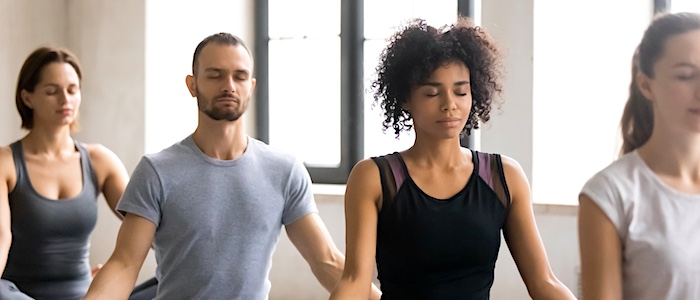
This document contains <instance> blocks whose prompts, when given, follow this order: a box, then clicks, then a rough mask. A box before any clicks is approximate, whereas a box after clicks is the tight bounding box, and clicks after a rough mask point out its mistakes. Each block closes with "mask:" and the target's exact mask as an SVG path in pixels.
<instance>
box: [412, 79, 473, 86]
mask: <svg viewBox="0 0 700 300" xmlns="http://www.w3.org/2000/svg"><path fill="white" fill-rule="evenodd" d="M466 84H469V81H466V80H464V81H457V82H455V83H454V86H463V85H466ZM418 85H419V86H432V87H439V86H441V84H440V83H438V82H421V83H419V84H418Z"/></svg>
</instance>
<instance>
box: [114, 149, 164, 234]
mask: <svg viewBox="0 0 700 300" xmlns="http://www.w3.org/2000/svg"><path fill="white" fill-rule="evenodd" d="M162 199H163V188H162V185H161V182H160V178H159V177H158V173H157V172H156V170H155V169H154V167H153V165H152V164H151V162H150V160H149V159H148V158H147V157H145V156H144V157H142V158H141V161H139V163H138V165H137V166H136V168H135V169H134V172H133V174H132V175H131V178H130V179H129V183H128V184H127V186H126V190H124V194H123V195H122V198H121V200H119V204H117V211H119V212H120V213H121V214H122V215H126V213H132V214H136V215H139V216H141V217H143V218H146V219H147V220H149V221H151V222H153V224H156V226H158V225H159V224H160V217H161V210H160V207H161V206H160V204H161V200H162Z"/></svg>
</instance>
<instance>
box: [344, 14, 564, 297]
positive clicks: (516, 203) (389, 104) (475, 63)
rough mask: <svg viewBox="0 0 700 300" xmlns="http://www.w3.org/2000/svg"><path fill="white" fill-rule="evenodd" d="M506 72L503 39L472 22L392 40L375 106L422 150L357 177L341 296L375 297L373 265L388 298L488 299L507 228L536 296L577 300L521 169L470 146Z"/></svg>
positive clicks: (402, 33)
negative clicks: (543, 232) (553, 259)
mask: <svg viewBox="0 0 700 300" xmlns="http://www.w3.org/2000/svg"><path fill="white" fill-rule="evenodd" d="M501 68H502V64H501V55H500V52H499V50H498V48H497V46H496V44H495V42H494V41H493V40H492V39H491V37H489V36H488V35H487V34H486V33H485V32H484V31H483V30H482V29H481V28H479V27H475V26H474V25H473V24H472V22H471V20H470V19H468V18H465V17H460V18H459V20H458V21H457V22H456V23H455V24H452V25H449V26H444V27H441V28H435V27H432V26H428V25H427V24H426V22H425V21H423V20H420V19H415V20H412V21H411V22H409V23H408V24H407V25H406V26H404V27H402V28H401V29H400V30H399V31H398V32H396V33H395V34H394V35H393V36H392V37H391V39H390V40H389V45H388V47H387V48H386V49H384V51H383V52H382V54H381V57H380V63H379V66H378V67H377V77H376V79H375V80H374V81H373V83H372V88H373V90H374V97H375V101H377V102H378V103H380V105H381V107H382V108H383V110H384V116H385V119H384V127H385V128H387V129H388V128H389V127H391V128H393V129H394V132H395V134H396V135H397V136H398V135H399V134H400V133H401V132H402V131H408V130H413V131H414V133H415V142H414V144H413V146H412V147H411V148H409V149H408V150H405V151H402V152H394V153H392V154H389V155H385V156H381V157H373V158H371V159H366V160H363V161H361V162H359V163H357V165H355V167H354V168H353V170H352V172H351V174H350V177H349V179H348V182H347V190H346V194H345V214H346V225H347V227H346V228H347V232H346V234H347V235H346V239H347V251H346V255H347V258H346V264H345V270H344V273H343V276H342V278H341V280H340V282H339V284H338V286H337V287H336V288H335V290H334V292H333V294H332V295H331V299H366V298H367V296H368V295H369V292H370V283H371V277H372V271H373V267H374V261H373V260H374V259H375V258H376V263H377V269H378V272H379V277H378V278H379V281H380V283H381V290H382V293H383V295H382V299H489V291H490V288H491V285H492V284H493V278H494V267H495V263H496V258H497V257H498V251H499V247H500V242H501V230H502V231H503V232H504V236H505V239H506V242H507V243H508V245H509V248H510V251H511V253H512V255H513V258H514V259H515V262H516V264H517V265H518V268H519V271H520V273H521V275H522V277H523V280H524V281H525V284H526V285H527V288H528V291H529V293H530V295H531V296H532V297H533V298H534V299H574V296H573V295H572V294H571V292H570V291H569V290H568V289H567V288H566V287H565V286H564V285H563V284H562V283H561V282H560V281H559V280H558V279H557V278H556V277H555V276H554V274H553V273H552V270H551V268H550V266H549V262H548V260H547V255H546V253H545V250H544V247H543V245H542V241H541V239H540V236H539V233H538V231H537V227H536V225H535V219H534V215H533V211H532V204H531V201H530V189H529V185H528V182H527V178H526V177H525V174H524V172H523V170H522V168H521V167H520V165H519V164H518V163H517V162H516V161H515V160H513V159H511V158H508V157H505V156H500V155H498V154H488V153H482V152H477V151H473V150H471V149H467V148H463V147H461V146H460V136H462V135H465V134H466V135H468V134H470V133H471V130H472V129H476V128H478V126H479V122H486V121H488V120H489V113H490V111H491V106H492V103H493V99H495V98H496V97H497V96H498V95H499V94H500V93H501V89H502V85H501V82H500V80H501Z"/></svg>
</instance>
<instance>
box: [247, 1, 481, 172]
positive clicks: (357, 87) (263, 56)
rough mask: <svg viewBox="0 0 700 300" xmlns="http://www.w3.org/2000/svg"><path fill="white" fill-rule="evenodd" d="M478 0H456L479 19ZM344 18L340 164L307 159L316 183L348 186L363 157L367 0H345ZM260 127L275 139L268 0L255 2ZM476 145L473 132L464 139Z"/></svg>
mask: <svg viewBox="0 0 700 300" xmlns="http://www.w3.org/2000/svg"><path fill="white" fill-rule="evenodd" d="M474 1H475V0H457V11H458V13H459V14H461V15H464V16H469V17H472V18H473V17H474V14H473V13H474ZM340 7H341V17H340V20H341V21H340V23H341V24H340V39H341V41H340V44H341V45H340V56H341V61H340V73H341V74H340V81H341V83H340V116H341V118H340V131H341V133H340V135H341V136H340V163H339V164H338V165H337V166H335V167H326V166H315V165H309V164H306V163H305V166H306V168H307V170H308V171H309V174H310V175H311V179H312V181H313V182H314V183H327V184H345V182H346V181H347V178H348V175H349V174H350V171H351V170H352V167H353V166H354V165H355V164H356V163H357V162H358V161H360V160H361V159H363V158H364V142H365V141H364V103H363V101H357V100H356V99H363V98H364V88H365V87H364V78H363V76H364V72H363V69H364V42H365V37H364V0H341V1H340ZM253 10H254V19H255V20H254V26H255V27H254V28H255V34H254V36H255V45H254V55H255V65H256V66H255V74H256V75H255V77H256V78H257V86H256V91H255V126H256V128H255V129H256V130H255V131H256V136H257V138H258V139H259V140H261V141H263V142H265V143H269V142H270V124H269V121H270V116H269V115H270V114H269V111H270V105H269V99H270V98H269V97H270V93H269V89H270V85H269V43H270V41H271V39H270V34H269V1H268V0H258V1H255V5H254V9H253ZM473 144H474V140H473V135H472V136H468V137H465V138H463V139H462V145H463V146H470V145H473Z"/></svg>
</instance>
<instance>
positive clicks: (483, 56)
mask: <svg viewBox="0 0 700 300" xmlns="http://www.w3.org/2000/svg"><path fill="white" fill-rule="evenodd" d="M388 42H389V45H388V46H387V47H386V48H385V49H384V50H383V51H382V53H381V55H380V57H379V65H378V66H377V68H376V73H377V74H376V78H375V79H374V80H373V81H372V84H371V89H372V92H373V93H374V101H375V104H379V105H381V107H382V110H383V112H384V121H383V122H382V123H383V126H384V131H386V130H387V129H389V128H390V127H391V128H393V129H394V132H395V133H396V137H397V138H398V137H399V133H400V132H401V131H404V130H405V131H407V130H410V129H411V128H412V127H413V124H412V118H411V115H410V113H409V112H408V111H406V110H404V109H403V104H404V103H405V102H406V101H407V100H408V98H409V95H410V93H411V91H412V90H413V89H414V88H415V87H416V86H417V85H418V84H419V83H420V82H424V81H425V80H426V79H427V78H428V77H429V76H430V75H431V74H432V73H433V72H434V71H435V70H437V69H438V68H439V67H441V66H444V65H446V64H448V63H450V62H453V61H461V62H463V63H464V65H465V66H467V68H469V76H470V81H471V92H472V107H471V113H470V114H469V120H468V121H467V123H466V124H465V126H464V128H463V129H462V132H461V135H464V134H466V135H469V134H471V130H472V129H478V128H479V120H481V121H482V122H487V121H488V120H489V118H490V117H489V113H490V112H491V105H492V102H493V101H494V100H500V97H499V96H500V94H501V91H502V88H503V87H502V84H501V82H500V79H501V75H502V73H503V71H502V66H503V64H502V61H501V52H500V50H499V49H498V47H497V46H496V43H495V41H494V40H493V39H492V38H491V37H490V36H489V35H488V34H486V32H485V31H484V30H483V29H482V28H480V27H478V26H474V23H473V22H472V20H471V19H469V18H467V17H463V16H460V17H459V18H458V20H457V22H455V23H454V24H451V25H445V26H442V27H440V28H436V27H432V26H429V25H427V23H426V21H425V20H423V19H411V20H409V21H408V22H407V23H406V24H404V25H403V26H402V27H400V28H399V30H398V31H397V32H396V33H394V35H393V36H391V38H389V40H388Z"/></svg>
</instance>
